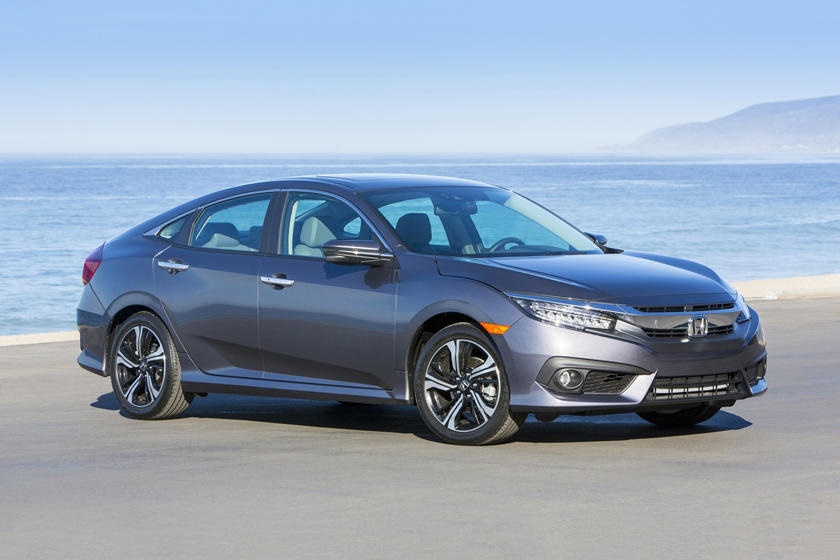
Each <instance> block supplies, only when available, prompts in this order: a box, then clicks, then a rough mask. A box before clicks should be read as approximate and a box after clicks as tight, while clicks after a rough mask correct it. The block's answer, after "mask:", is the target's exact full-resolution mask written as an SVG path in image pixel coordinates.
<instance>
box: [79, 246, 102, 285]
mask: <svg viewBox="0 0 840 560" xmlns="http://www.w3.org/2000/svg"><path fill="white" fill-rule="evenodd" d="M104 248H105V244H104V243H103V244H102V245H100V246H99V247H97V248H96V249H94V250H93V252H92V253H91V254H90V255H88V257H87V258H86V259H85V266H84V268H82V284H87V283H88V282H90V279H91V278H93V275H94V274H96V269H97V268H99V265H100V264H101V263H102V251H103V249H104Z"/></svg>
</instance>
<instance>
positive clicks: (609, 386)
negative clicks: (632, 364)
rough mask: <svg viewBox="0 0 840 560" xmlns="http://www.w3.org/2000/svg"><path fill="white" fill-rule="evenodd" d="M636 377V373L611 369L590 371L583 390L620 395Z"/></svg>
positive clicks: (585, 391)
mask: <svg viewBox="0 0 840 560" xmlns="http://www.w3.org/2000/svg"><path fill="white" fill-rule="evenodd" d="M634 379H636V376H635V375H632V374H625V373H613V372H609V371H590V372H589V373H588V374H587V376H586V381H585V382H584V383H583V388H582V392H584V393H596V394H602V395H619V394H621V393H623V392H624V391H625V390H626V389H627V387H629V386H630V384H631V383H632V382H633V380H634Z"/></svg>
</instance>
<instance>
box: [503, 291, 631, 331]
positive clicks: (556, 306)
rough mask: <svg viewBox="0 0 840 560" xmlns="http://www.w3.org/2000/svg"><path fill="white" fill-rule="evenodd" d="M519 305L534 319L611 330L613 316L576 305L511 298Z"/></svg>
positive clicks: (560, 325)
mask: <svg viewBox="0 0 840 560" xmlns="http://www.w3.org/2000/svg"><path fill="white" fill-rule="evenodd" d="M513 301H515V302H516V304H517V305H519V307H521V308H522V309H523V311H525V313H527V314H528V315H530V316H531V317H533V318H534V319H538V320H540V321H543V322H544V323H549V324H551V325H556V326H559V327H569V328H572V329H578V330H584V329H598V330H604V331H608V330H612V329H613V328H614V327H615V317H613V316H612V315H608V314H606V313H601V312H599V311H595V310H594V309H587V308H586V307H582V306H577V305H566V304H562V303H553V302H549V301H542V300H538V299H524V298H513Z"/></svg>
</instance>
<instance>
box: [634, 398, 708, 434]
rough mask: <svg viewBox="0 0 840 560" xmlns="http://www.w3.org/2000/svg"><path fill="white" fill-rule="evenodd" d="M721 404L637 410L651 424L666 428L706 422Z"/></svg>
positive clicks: (685, 426)
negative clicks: (676, 408) (673, 408)
mask: <svg viewBox="0 0 840 560" xmlns="http://www.w3.org/2000/svg"><path fill="white" fill-rule="evenodd" d="M719 410H720V407H719V406H715V405H713V404H701V405H700V406H694V407H691V408H682V409H678V410H648V411H645V412H637V413H636V414H638V415H639V416H640V417H642V418H643V419H645V420H647V421H648V422H650V423H651V424H656V425H657V426H662V427H664V428H687V427H689V426H694V425H695V424H699V423H701V422H705V421H706V420H708V419H709V418H711V417H712V416H714V415H715V414H717V413H718V411H719Z"/></svg>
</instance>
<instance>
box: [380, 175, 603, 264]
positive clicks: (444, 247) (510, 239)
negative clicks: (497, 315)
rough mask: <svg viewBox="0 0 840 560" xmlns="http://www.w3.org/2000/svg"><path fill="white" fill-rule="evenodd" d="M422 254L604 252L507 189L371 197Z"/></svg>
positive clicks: (401, 235)
mask: <svg viewBox="0 0 840 560" xmlns="http://www.w3.org/2000/svg"><path fill="white" fill-rule="evenodd" d="M367 198H368V200H369V201H370V202H371V204H373V205H374V206H375V207H376V208H377V210H378V211H379V213H380V214H382V217H384V218H385V219H386V220H387V221H388V223H390V224H391V226H392V227H393V228H394V232H395V233H396V234H397V237H399V238H400V240H401V241H402V242H403V244H404V245H405V246H406V247H407V248H408V249H410V250H411V251H414V252H416V253H427V254H437V255H450V256H475V257H482V256H495V257H498V256H525V255H531V256H532V255H562V254H570V253H601V252H602V251H601V249H599V248H598V246H597V245H595V244H594V243H593V242H592V240H590V239H589V238H588V237H586V235H584V234H583V233H581V232H580V231H578V230H577V229H575V228H574V227H573V226H571V225H570V224H568V223H567V222H565V221H563V220H562V219H560V218H558V217H557V216H555V215H554V214H552V213H551V212H549V211H548V210H546V209H545V208H543V207H542V206H540V205H538V204H536V203H534V202H531V201H530V200H528V199H527V198H525V197H522V196H519V195H517V194H515V193H513V192H510V191H506V190H504V189H493V188H458V187H453V188H451V189H450V188H430V189H422V188H420V189H412V190H394V191H382V192H374V193H371V194H369V195H367Z"/></svg>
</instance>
